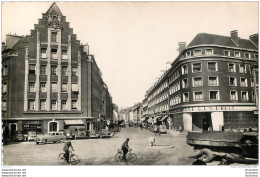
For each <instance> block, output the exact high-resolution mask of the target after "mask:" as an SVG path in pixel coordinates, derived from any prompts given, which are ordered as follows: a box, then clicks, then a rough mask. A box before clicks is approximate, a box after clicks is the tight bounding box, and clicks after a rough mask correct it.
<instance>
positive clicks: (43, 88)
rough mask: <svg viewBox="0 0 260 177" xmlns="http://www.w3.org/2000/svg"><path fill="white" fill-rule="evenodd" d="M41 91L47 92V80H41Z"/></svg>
mask: <svg viewBox="0 0 260 177" xmlns="http://www.w3.org/2000/svg"><path fill="white" fill-rule="evenodd" d="M40 91H41V92H46V82H41V83H40Z"/></svg>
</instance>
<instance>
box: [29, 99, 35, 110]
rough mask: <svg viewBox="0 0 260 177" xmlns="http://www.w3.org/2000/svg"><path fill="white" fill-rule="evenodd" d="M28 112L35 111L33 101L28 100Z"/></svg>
mask: <svg viewBox="0 0 260 177" xmlns="http://www.w3.org/2000/svg"><path fill="white" fill-rule="evenodd" d="M28 103H29V110H35V100H29V102H28Z"/></svg>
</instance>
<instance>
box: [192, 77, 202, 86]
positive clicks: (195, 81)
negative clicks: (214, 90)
mask: <svg viewBox="0 0 260 177" xmlns="http://www.w3.org/2000/svg"><path fill="white" fill-rule="evenodd" d="M199 86H203V81H202V77H194V78H193V87H199Z"/></svg>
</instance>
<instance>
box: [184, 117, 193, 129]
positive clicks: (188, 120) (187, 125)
mask: <svg viewBox="0 0 260 177" xmlns="http://www.w3.org/2000/svg"><path fill="white" fill-rule="evenodd" d="M183 125H184V130H186V131H192V113H183Z"/></svg>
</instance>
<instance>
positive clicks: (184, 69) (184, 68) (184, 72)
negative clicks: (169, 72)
mask: <svg viewBox="0 0 260 177" xmlns="http://www.w3.org/2000/svg"><path fill="white" fill-rule="evenodd" d="M181 72H182V75H184V74H188V65H183V66H182V67H181Z"/></svg>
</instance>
